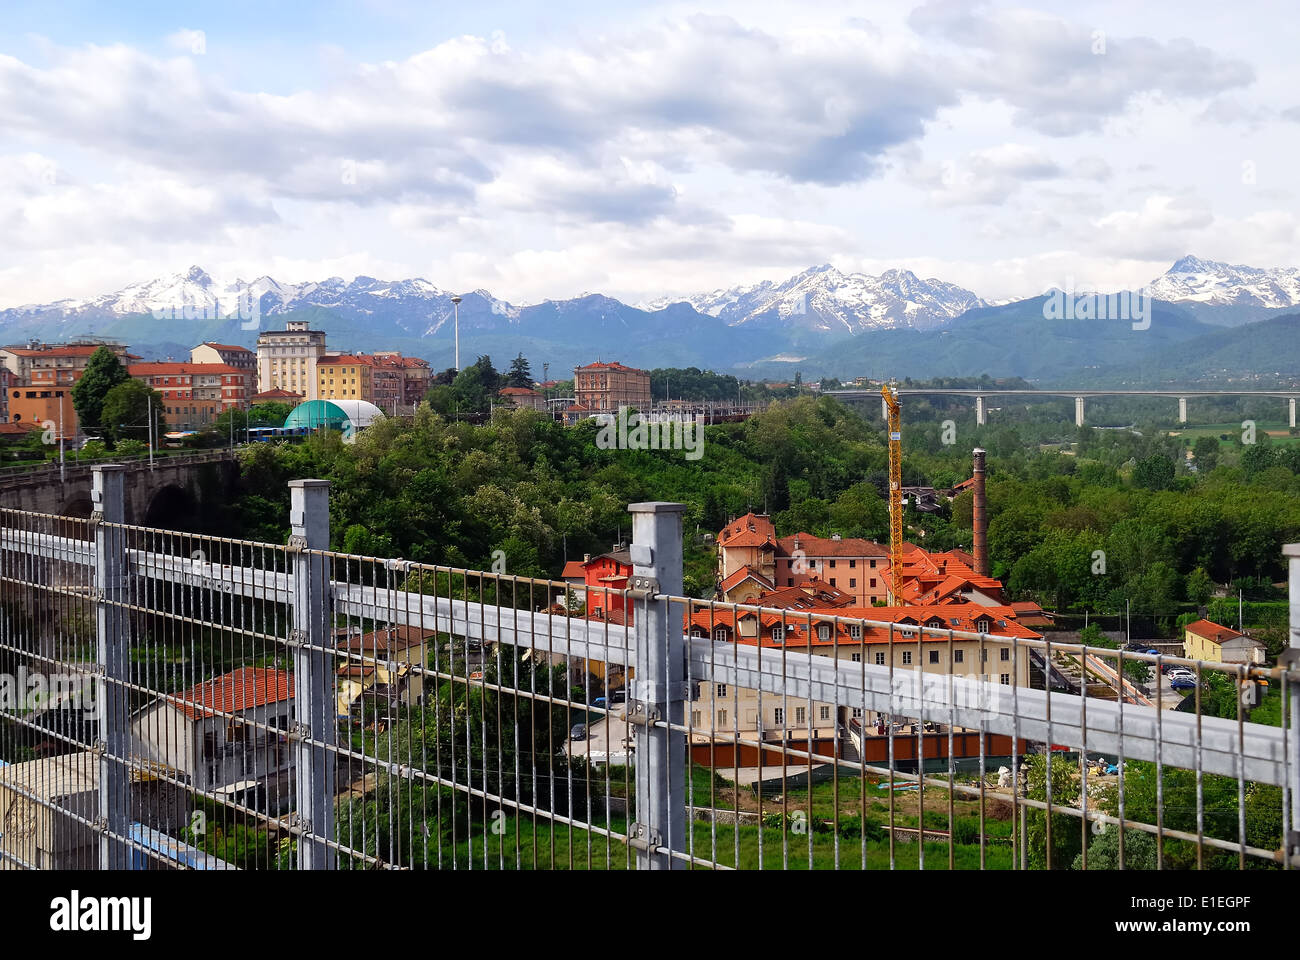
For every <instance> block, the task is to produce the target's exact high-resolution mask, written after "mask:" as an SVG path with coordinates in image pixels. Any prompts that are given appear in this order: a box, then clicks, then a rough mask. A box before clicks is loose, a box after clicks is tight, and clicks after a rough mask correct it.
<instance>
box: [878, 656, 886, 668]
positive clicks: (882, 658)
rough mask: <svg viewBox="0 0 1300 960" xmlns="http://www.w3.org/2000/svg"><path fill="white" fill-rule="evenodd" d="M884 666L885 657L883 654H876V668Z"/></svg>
mask: <svg viewBox="0 0 1300 960" xmlns="http://www.w3.org/2000/svg"><path fill="white" fill-rule="evenodd" d="M884 665H885V655H884V654H883V653H878V654H876V666H878V667H883V666H884Z"/></svg>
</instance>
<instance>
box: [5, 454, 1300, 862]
mask: <svg viewBox="0 0 1300 960" xmlns="http://www.w3.org/2000/svg"><path fill="white" fill-rule="evenodd" d="M95 482H96V487H95V507H96V512H95V514H94V515H93V516H92V517H91V518H90V519H89V520H80V519H69V518H63V517H56V516H49V515H41V514H32V513H25V512H19V511H12V510H0V585H2V586H3V596H2V598H0V683H3V684H4V686H3V688H2V689H0V693H3V698H0V764H3V765H0V863H3V866H4V868H6V869H59V868H82V869H261V870H277V869H426V868H427V869H475V870H477V869H505V870H509V869H557V868H558V869H635V868H659V869H663V868H676V869H681V868H702V869H715V870H716V869H813V868H817V869H823V868H824V869H860V868H863V869H877V868H881V869H885V868H895V869H905V868H921V869H935V868H938V869H1012V870H1025V869H1038V868H1061V867H1078V868H1083V869H1102V868H1121V869H1122V868H1134V867H1137V868H1177V867H1188V868H1251V867H1268V868H1283V869H1286V868H1290V867H1293V866H1295V865H1296V855H1297V850H1296V834H1295V826H1296V810H1295V805H1296V785H1297V769H1298V766H1300V764H1298V762H1297V761H1298V757H1297V738H1296V736H1295V732H1294V729H1293V723H1294V717H1295V715H1296V713H1295V710H1296V703H1295V698H1296V673H1295V672H1294V662H1293V661H1292V660H1291V659H1290V658H1289V657H1286V656H1284V657H1283V658H1282V661H1281V662H1280V664H1279V665H1278V666H1267V665H1265V664H1263V663H1240V664H1228V663H1211V662H1201V661H1195V660H1186V659H1184V658H1180V657H1172V656H1164V655H1152V654H1148V653H1145V652H1142V651H1136V650H1124V649H1102V648H1086V647H1081V646H1079V645H1077V644H1062V643H1056V642H1053V641H1052V640H1051V639H1050V637H1043V636H1040V635H1039V634H1036V633H1034V632H1033V631H1031V630H1028V629H1026V628H1024V627H1022V626H1020V625H1019V624H1018V623H1017V622H1016V621H1015V620H1014V618H1013V617H1012V616H1011V615H1009V613H1008V611H1007V609H1006V608H999V607H987V608H978V607H974V606H973V605H970V604H960V605H954V606H951V607H948V608H887V609H873V608H866V609H862V608H854V607H848V606H840V607H838V608H828V607H823V606H816V605H813V604H811V603H810V602H809V601H808V600H807V599H806V598H805V599H801V597H802V596H803V595H802V594H800V593H799V592H798V591H795V592H794V593H793V594H791V595H790V596H789V597H787V598H786V600H784V601H783V602H782V603H781V604H780V605H775V604H774V605H768V606H758V605H753V604H743V603H731V602H721V601H705V600H699V599H694V598H689V597H686V596H684V595H683V594H682V590H681V529H680V528H681V520H680V517H681V515H680V507H679V506H678V505H672V504H636V505H633V506H632V508H631V510H632V513H633V521H634V525H633V526H634V542H633V544H632V545H631V549H630V550H629V552H628V556H627V558H626V559H627V564H626V566H627V568H628V569H631V570H632V571H633V572H632V574H631V575H627V574H625V573H624V574H618V573H617V572H616V573H614V574H611V576H610V577H609V578H608V579H607V580H605V581H603V582H602V583H587V582H582V583H570V582H565V581H552V580H544V579H534V578H528V577H520V576H513V575H510V574H508V573H506V572H504V571H497V572H487V571H475V570H465V569H458V568H451V567H443V566H433V565H425V564H418V563H411V562H407V561H403V560H393V559H383V558H373V557H363V556H354V555H349V554H345V553H339V552H335V551H332V550H330V549H329V543H330V538H329V530H328V516H329V511H328V486H327V485H325V484H323V483H320V482H318V481H297V482H295V483H294V484H292V485H291V486H292V488H293V489H292V494H293V505H292V510H291V527H292V535H291V536H290V538H289V541H288V543H287V544H285V545H272V544H265V543H255V542H250V541H243V540H236V539H228V538H221V537H213V536H202V535H196V534H188V533H182V532H176V531H165V530H156V529H150V528H145V527H139V526H132V525H128V524H126V523H124V522H122V506H121V503H122V482H123V478H122V473H121V472H120V471H114V470H113V469H112V468H111V467H107V468H101V469H100V470H98V471H96V481H95ZM1293 562H1294V561H1293ZM1180 671H1186V672H1185V673H1184V672H1180ZM1288 671H1291V672H1288ZM1188 691H1190V692H1188Z"/></svg>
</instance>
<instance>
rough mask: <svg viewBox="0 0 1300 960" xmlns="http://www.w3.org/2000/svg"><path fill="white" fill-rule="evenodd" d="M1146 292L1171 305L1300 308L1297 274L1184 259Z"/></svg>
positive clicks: (1293, 270) (1289, 270)
mask: <svg viewBox="0 0 1300 960" xmlns="http://www.w3.org/2000/svg"><path fill="white" fill-rule="evenodd" d="M1147 291H1148V292H1149V293H1150V294H1151V296H1152V297H1154V298H1155V299H1157V300H1166V301H1169V302H1171V303H1179V302H1190V303H1198V304H1206V305H1214V306H1245V307H1267V308H1275V307H1294V306H1297V305H1300V270H1298V269H1296V268H1295V267H1280V268H1276V269H1271V270H1262V269H1260V268H1259V267H1246V266H1239V265H1236V264H1230V263H1219V262H1218V261H1216V260H1202V259H1200V258H1199V257H1192V256H1187V257H1183V258H1182V259H1181V260H1179V261H1177V262H1176V263H1175V264H1174V265H1173V266H1172V267H1170V268H1169V269H1168V270H1167V271H1165V273H1164V274H1162V275H1161V276H1159V277H1157V278H1156V279H1155V280H1153V281H1152V282H1151V284H1150V285H1149V286H1148V287H1147Z"/></svg>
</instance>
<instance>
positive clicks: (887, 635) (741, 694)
mask: <svg viewBox="0 0 1300 960" xmlns="http://www.w3.org/2000/svg"><path fill="white" fill-rule="evenodd" d="M790 593H793V591H791V592H790ZM789 599H790V598H789V597H787V598H784V599H783V598H782V597H779V596H776V595H768V596H764V597H763V598H762V599H761V600H760V601H759V603H761V604H762V605H763V606H765V607H767V606H771V605H774V604H780V605H783V606H782V609H781V610H780V611H779V612H776V611H771V610H764V611H763V612H762V613H761V614H760V613H758V612H756V611H745V610H741V611H735V612H733V611H732V610H730V609H728V608H726V607H722V606H719V607H714V608H704V609H701V608H697V609H695V610H693V611H690V612H688V613H687V614H686V616H685V618H684V628H685V629H686V630H687V632H688V633H689V634H690V636H692V637H696V638H700V639H703V638H711V639H713V640H714V641H715V642H719V643H742V644H747V645H750V646H761V647H762V648H763V649H764V650H771V651H772V655H773V656H775V657H778V658H782V659H783V661H785V662H789V663H796V662H800V661H801V660H803V661H806V658H807V657H809V656H812V655H816V656H825V657H835V658H837V659H839V660H840V661H842V662H843V665H842V667H841V669H842V670H844V671H852V670H853V669H855V665H859V664H866V665H871V666H875V667H890V666H892V667H893V669H894V670H896V671H899V672H902V671H908V672H911V673H913V674H916V673H919V674H922V675H925V674H933V675H935V676H936V677H944V678H946V677H948V676H949V675H952V676H956V677H966V678H970V679H983V680H985V681H988V682H990V683H998V684H1002V685H1007V686H1013V685H1018V686H1028V685H1029V662H1030V658H1029V655H1028V651H1027V648H1025V647H1021V648H1020V649H1018V650H1017V649H1016V648H1015V642H1016V641H1017V640H1036V639H1041V635H1040V634H1038V633H1035V632H1034V631H1032V630H1030V629H1028V628H1027V627H1025V626H1024V625H1022V624H1020V623H1019V622H1018V621H1017V620H1016V618H1015V615H1014V611H1013V610H1012V609H1011V608H1010V607H1007V606H995V607H986V606H982V605H980V604H975V603H960V604H944V605H940V606H934V607H924V606H899V607H854V606H840V607H836V608H831V609H828V608H826V607H822V606H797V605H795V604H797V603H798V601H797V600H796V601H794V603H792V604H791V605H790V606H784V603H785V602H786V601H787V600H789ZM867 620H871V621H877V622H883V623H885V624H889V625H892V626H879V625H875V624H869V623H866V622H865V621H867ZM855 621H857V622H855ZM922 627H925V628H930V629H933V630H954V631H962V632H967V633H983V634H986V636H985V638H984V639H983V640H979V639H963V638H959V637H952V638H949V637H946V636H943V635H936V634H927V633H922V630H921V628H922ZM857 669H861V667H857ZM701 687H702V689H701V691H700V698H699V699H698V700H696V701H694V702H692V703H691V704H690V711H691V721H692V723H693V725H694V726H696V727H699V728H700V734H701V735H702V736H705V737H706V739H707V737H708V735H709V734H712V736H713V738H714V739H715V740H716V739H730V738H732V737H734V736H735V735H737V734H738V735H739V736H740V738H741V739H750V740H757V741H773V740H784V741H795V742H806V743H812V744H813V745H814V746H816V747H817V749H818V752H827V753H829V752H830V751H831V749H832V748H833V747H834V746H835V741H836V740H837V739H838V737H839V735H840V733H839V727H840V725H843V724H846V723H848V722H849V721H850V720H857V721H859V722H862V721H863V720H864V718H863V717H862V716H861V715H860V712H859V711H857V710H849V711H848V712H847V713H845V712H843V711H838V712H837V709H836V708H835V706H834V705H833V704H830V703H821V702H814V703H812V704H809V703H808V702H807V701H806V700H805V699H793V698H784V697H781V696H779V695H773V694H764V695H763V696H762V698H761V702H760V697H759V695H758V693H757V692H756V691H753V690H748V689H743V688H738V689H727V688H726V686H725V685H722V684H702V685H701ZM941 687H942V685H940V687H936V689H941Z"/></svg>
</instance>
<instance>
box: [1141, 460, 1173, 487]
mask: <svg viewBox="0 0 1300 960" xmlns="http://www.w3.org/2000/svg"><path fill="white" fill-rule="evenodd" d="M1133 483H1135V484H1136V485H1137V486H1139V487H1144V488H1146V489H1147V490H1168V489H1169V488H1170V487H1172V486H1173V485H1174V462H1173V461H1172V460H1170V459H1169V458H1168V457H1166V456H1165V455H1164V454H1161V453H1154V454H1152V455H1151V456H1149V457H1147V458H1145V459H1143V460H1139V461H1138V462H1137V464H1136V465H1134V467H1133Z"/></svg>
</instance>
